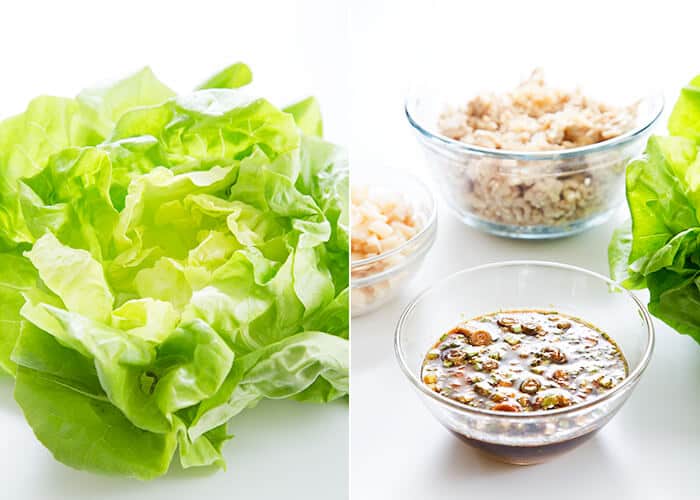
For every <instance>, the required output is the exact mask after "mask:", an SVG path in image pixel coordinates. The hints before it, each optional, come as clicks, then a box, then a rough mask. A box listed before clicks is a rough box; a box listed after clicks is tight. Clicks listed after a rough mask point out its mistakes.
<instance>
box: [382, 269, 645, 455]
mask: <svg viewBox="0 0 700 500" xmlns="http://www.w3.org/2000/svg"><path fill="white" fill-rule="evenodd" d="M508 309H549V310H556V311H558V312H561V313H567V314H570V315H572V316H575V317H578V318H581V319H584V320H587V321H590V322H591V323H593V324H594V325H596V326H597V327H598V328H600V329H602V330H603V331H604V332H606V333H608V334H609V335H610V336H611V338H612V339H613V340H615V341H616V342H617V343H618V345H619V347H620V349H621V350H622V352H623V354H624V355H625V356H626V358H627V361H628V363H629V375H628V376H627V378H626V379H625V380H624V381H623V382H622V383H620V384H619V385H617V386H616V387H615V388H613V389H611V390H610V391H609V392H607V393H605V394H604V395H602V396H600V397H598V398H596V399H592V400H590V401H586V402H585V403H582V404H579V405H575V406H570V407H566V408H560V409H556V410H546V411H543V410H540V411H533V412H522V413H510V412H498V411H493V410H486V409H479V408H474V407H470V406H467V405H464V404H462V403H459V402H457V401H455V400H452V399H449V398H447V397H445V396H442V395H440V394H438V393H436V392H434V391H432V390H430V389H429V388H428V387H426V386H425V385H424V384H423V382H422V380H421V378H420V372H421V364H422V362H423V359H424V357H425V354H426V353H427V352H428V350H429V349H430V348H431V346H432V345H433V344H434V343H435V341H436V340H437V339H438V338H439V337H440V336H441V335H442V334H443V333H444V332H446V331H448V330H449V329H451V328H452V327H454V326H455V325H456V324H457V323H459V322H460V321H461V320H463V319H464V318H471V317H474V316H478V315H481V314H485V313H491V312H495V311H498V310H508ZM653 346H654V328H653V326H652V322H651V318H650V317H649V314H648V312H647V310H646V308H645V307H644V305H643V304H642V303H641V302H640V301H639V299H637V298H636V297H635V296H634V295H633V294H632V293H631V292H629V291H627V290H625V289H623V288H621V287H620V286H619V285H617V284H616V283H614V282H613V281H610V280H609V279H607V278H605V277H604V276H601V275H599V274H596V273H593V272H591V271H587V270H585V269H580V268H577V267H573V266H569V265H564V264H555V263H549V262H536V261H513V262H503V263H497V264H488V265H485V266H480V267H475V268H472V269H467V270H464V271H460V272H458V273H456V274H453V275H451V276H449V277H448V278H446V279H444V280H442V281H440V282H438V283H437V284H435V285H433V286H432V287H430V288H429V289H428V290H426V291H424V292H423V293H421V294H420V295H419V296H418V297H417V298H416V299H414V300H413V301H412V302H411V303H410V304H409V305H408V306H407V307H406V309H405V310H404V312H403V314H402V315H401V318H400V319H399V322H398V325H397V327H396V334H395V349H396V355H397V357H398V362H399V365H400V366H401V369H402V370H403V372H404V374H405V375H406V377H407V378H408V380H409V381H410V382H411V384H413V386H414V387H415V388H416V390H417V391H418V393H419V395H420V397H421V399H422V400H423V402H424V403H425V404H426V405H427V407H428V409H429V410H430V411H431V412H432V414H433V415H434V416H435V418H437V419H438V420H439V421H440V423H442V424H443V425H444V426H445V427H446V428H447V429H448V430H450V431H451V432H452V433H454V434H455V435H456V436H458V437H459V438H461V439H462V440H464V441H465V442H466V443H468V444H470V445H472V446H474V447H476V448H479V449H481V450H483V451H484V452H486V453H487V454H489V455H491V456H492V457H494V458H496V459H498V460H501V461H503V462H508V463H514V464H521V465H527V464H533V463H539V462H543V461H546V460H548V459H549V458H551V457H552V456H555V455H557V454H559V453H561V452H564V451H567V450H569V449H571V448H574V447H575V446H578V445H579V444H581V443H582V442H584V441H585V440H587V439H588V438H590V437H591V436H592V435H593V434H594V433H595V432H596V431H597V430H598V429H600V428H601V427H603V426H604V425H605V424H606V423H607V422H608V421H609V420H610V418H612V416H613V415H615V413H617V411H618V410H619V409H620V407H621V406H622V405H623V403H624V402H625V401H626V400H627V398H628V397H629V396H630V394H631V393H632V390H633V389H634V387H635V386H636V385H637V382H638V381H639V378H640V377H641V375H642V373H643V372H644V369H645V368H646V366H647V364H648V362H649V357H650V356H651V353H652V350H653ZM640 439H641V436H640Z"/></svg>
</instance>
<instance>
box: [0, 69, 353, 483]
mask: <svg viewBox="0 0 700 500" xmlns="http://www.w3.org/2000/svg"><path fill="white" fill-rule="evenodd" d="M250 80H251V73H250V70H249V68H248V67H247V66H246V65H244V64H242V63H236V64H234V65H232V66H230V67H228V68H226V69H224V70H223V71H222V72H220V73H219V74H217V75H215V76H214V77H212V78H211V79H209V80H208V81H207V82H205V83H204V84H202V85H201V86H200V88H199V89H198V90H196V91H195V92H193V93H191V94H186V95H176V94H175V93H174V92H173V91H172V90H170V89H169V88H168V87H167V86H165V85H164V84H163V83H161V82H160V81H159V80H158V79H157V78H156V77H155V76H154V75H153V73H152V72H151V71H150V70H149V69H144V70H142V71H140V72H138V73H136V74H135V75H132V76H130V77H128V78H126V79H124V80H121V81H118V82H115V83H114V84H111V85H108V86H104V87H100V88H94V89H88V90H85V91H83V92H81V93H80V94H79V95H78V97H77V98H75V99H64V98H53V97H41V98H38V99H36V100H34V101H32V103H30V105H29V107H28V108H27V110H26V111H25V112H24V113H22V114H20V115H17V116H15V117H12V118H9V119H7V120H5V121H4V122H1V123H0V368H1V369H3V370H4V371H7V372H8V373H10V374H12V375H14V376H15V377H16V380H15V399H16V400H17V402H18V403H19V405H20V407H21V408H22V410H23V412H24V415H25V417H26V419H27V421H28V422H29V424H30V425H31V427H32V429H33V430H34V433H35V434H36V436H37V438H38V439H39V440H40V441H41V442H42V443H43V444H44V445H45V446H46V447H47V448H48V449H49V450H50V451H51V453H52V454H53V455H54V456H55V457H56V459H58V460H60V461H61V462H63V463H65V464H67V465H70V466H72V467H75V468H79V469H86V470H91V471H95V472H101V473H110V474H120V475H127V476H133V477H137V478H141V479H150V478H153V477H157V476H159V475H162V474H164V473H165V472H167V470H168V468H169V466H170V464H171V462H172V459H173V456H174V455H178V456H179V460H180V463H181V464H182V466H183V467H194V466H210V465H216V466H219V467H223V466H224V465H225V464H224V460H223V457H222V453H221V450H222V446H223V445H224V443H225V442H226V441H227V440H229V439H230V438H231V436H230V435H229V434H228V433H227V430H226V427H227V423H228V422H229V420H230V419H231V418H233V417H235V415H237V414H238V413H240V412H241V411H243V410H245V409H246V408H248V407H250V406H254V405H255V404H257V403H258V402H259V401H260V400H261V399H263V398H275V399H276V398H295V399H297V400H300V401H314V402H327V401H331V400H333V399H337V398H339V397H342V396H344V395H346V394H347V392H348V342H347V338H348V331H349V308H348V247H349V238H348V170H347V160H346V157H345V154H344V152H343V151H342V150H341V149H340V148H338V147H337V146H335V145H333V144H330V143H328V142H326V141H324V140H323V139H322V138H321V132H322V125H321V116H320V112H319V107H318V103H317V102H316V100H315V99H313V98H309V99H305V100H303V101H301V102H299V103H296V104H293V105H291V106H289V107H287V108H285V109H280V108H278V107H276V106H275V105H274V104H272V103H271V102H270V101H268V100H266V99H264V98H260V97H256V96H250V95H247V94H246V92H245V90H244V89H240V87H244V86H245V85H246V84H247V83H249V82H250Z"/></svg>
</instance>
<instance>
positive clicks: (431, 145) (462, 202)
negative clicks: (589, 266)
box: [405, 75, 663, 239]
mask: <svg viewBox="0 0 700 500" xmlns="http://www.w3.org/2000/svg"><path fill="white" fill-rule="evenodd" d="M548 80H549V78H548ZM558 82H559V80H557V79H554V80H553V81H552V85H553V86H556V87H558V88H573V87H575V85H572V84H571V83H569V82H568V81H566V79H564V81H563V82H562V83H558ZM595 83H596V82H590V84H586V85H585V86H584V87H583V92H585V95H587V96H591V97H594V98H596V99H599V100H600V101H602V102H606V103H611V104H618V105H629V104H632V103H633V102H634V101H635V100H637V101H638V108H637V123H636V126H635V128H634V129H632V130H630V131H629V132H627V133H625V134H623V135H621V136H619V137H616V138H614V139H610V140H607V141H604V142H600V143H598V144H593V145H590V146H585V147H579V148H575V149H567V150H558V151H544V152H518V151H506V150H499V149H489V148H483V147H478V146H472V145H469V144H465V143H463V142H460V141H456V140H453V139H451V138H449V137H446V136H444V135H441V134H440V131H439V130H438V118H439V116H440V114H441V113H442V112H444V111H445V109H446V107H447V106H448V105H451V106H460V105H465V104H466V103H467V102H468V101H469V99H471V98H473V97H474V96H475V95H477V94H478V93H479V91H480V90H483V89H484V88H486V89H488V90H492V91H501V90H508V88H506V89H501V88H500V87H499V83H498V82H496V81H494V82H489V81H488V79H487V78H486V76H484V75H480V78H479V79H478V82H475V80H474V79H468V78H467V79H465V78H464V77H463V76H451V75H447V76H443V77H441V78H440V79H438V78H437V77H435V79H434V81H432V82H427V83H421V84H418V85H416V86H415V87H414V90H413V91H412V92H411V93H410V94H409V95H408V97H407V99H406V102H405V113H406V117H407V118H408V121H409V123H410V124H411V126H412V127H413V129H414V131H415V132H416V136H417V138H418V141H419V143H420V144H421V145H422V147H423V149H424V152H425V157H426V161H427V166H428V168H429V169H430V171H431V172H432V175H433V177H434V178H435V180H436V182H437V184H438V186H439V188H440V191H441V194H442V197H443V198H444V199H445V201H446V202H447V205H448V206H449V207H450V209H451V210H452V212H454V213H455V214H456V215H457V216H458V217H459V218H460V219H461V220H462V221H463V222H464V223H466V224H468V225H470V226H474V227H476V228H479V229H482V230H485V231H487V232H490V233H493V234H497V235H499V236H508V237H512V238H526V239H542V238H556V237H561V236H567V235H570V234H575V233H578V232H581V231H583V230H585V229H587V228H590V227H592V226H595V225H597V224H600V223H602V222H604V221H605V220H606V219H607V218H608V217H609V216H610V215H611V214H612V212H613V211H614V210H615V209H616V208H617V207H618V206H619V205H620V203H621V202H622V201H623V200H624V173H625V166H626V164H627V163H628V162H629V160H630V159H632V158H633V157H635V156H637V155H639V154H640V153H641V152H642V150H643V149H644V145H645V143H646V140H647V137H648V136H649V134H650V133H651V129H652V126H653V125H654V124H655V123H656V121H657V120H658V118H659V116H660V115H661V112H662V110H663V97H662V94H661V93H659V92H648V93H646V94H641V93H640V94H635V93H634V92H630V88H634V86H629V85H616V80H615V79H612V80H611V79H610V78H608V77H607V76H606V78H605V85H602V86H600V87H599V86H597V85H595ZM599 85H600V84H599ZM614 89H620V90H619V91H615V90H614Z"/></svg>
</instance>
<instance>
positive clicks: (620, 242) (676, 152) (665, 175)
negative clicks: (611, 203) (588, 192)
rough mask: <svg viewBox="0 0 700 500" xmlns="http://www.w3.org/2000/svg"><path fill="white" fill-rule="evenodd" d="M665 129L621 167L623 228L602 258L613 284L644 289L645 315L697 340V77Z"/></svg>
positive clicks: (699, 206) (699, 108)
mask: <svg viewBox="0 0 700 500" xmlns="http://www.w3.org/2000/svg"><path fill="white" fill-rule="evenodd" d="M669 132H670V133H671V134H672V135H671V136H669V137H659V136H653V137H651V138H650V139H649V141H648V143H647V147H646V153H645V155H644V156H643V157H642V158H639V159H637V160H635V161H633V162H631V163H630V164H629V165H628V167H627V178H626V179H627V180H626V189H627V202H628V204H629V208H630V213H631V215H632V218H631V224H627V225H626V226H624V227H622V228H620V229H618V230H617V231H616V232H615V234H614V235H613V239H612V241H611V242H610V247H609V249H608V259H609V262H610V272H611V275H612V276H613V278H614V279H616V280H619V281H620V282H622V284H623V285H624V286H625V287H627V288H648V289H649V292H650V301H649V311H650V312H651V313H652V314H654V315H655V316H657V317H658V318H660V319H662V320H663V321H665V322H666V323H668V324H669V325H670V326H672V327H673V328H675V329H676V330H677V331H678V332H680V333H684V334H687V335H690V336H692V337H693V338H694V339H695V340H696V341H697V342H698V343H700V307H699V306H700V154H698V152H699V150H700V76H698V77H696V78H695V79H693V81H692V82H691V83H690V84H689V85H688V86H687V87H685V88H684V89H682V90H681V95H680V97H679V99H678V102H677V103H676V105H675V107H674V109H673V112H672V113H671V117H670V119H669Z"/></svg>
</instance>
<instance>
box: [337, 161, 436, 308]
mask: <svg viewBox="0 0 700 500" xmlns="http://www.w3.org/2000/svg"><path fill="white" fill-rule="evenodd" d="M350 197H351V205H350V219H351V251H352V253H351V260H352V262H351V310H352V315H353V316H359V315H362V314H366V313H368V312H370V311H373V310H375V309H377V308H379V307H380V306H382V305H383V304H385V303H387V302H388V301H390V300H391V299H393V298H394V297H395V296H396V295H397V293H398V292H399V290H401V289H402V287H405V286H406V285H407V284H408V281H409V280H410V279H411V278H412V277H413V275H415V273H416V271H417V270H418V269H419V268H420V265H421V264H422V262H423V258H424V257H425V255H426V253H427V252H428V250H430V248H431V247H432V245H433V243H434V242H435V236H436V232H437V210H436V205H435V199H434V198H433V195H432V193H431V192H430V190H429V189H428V188H427V186H425V185H424V184H423V183H422V182H421V181H420V180H418V179H417V178H415V177H414V176H412V175H410V174H408V173H406V172H404V171H401V170H394V169H381V170H378V171H371V172H365V173H363V172H362V171H361V172H358V173H357V174H353V181H352V187H351V196H350Z"/></svg>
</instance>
